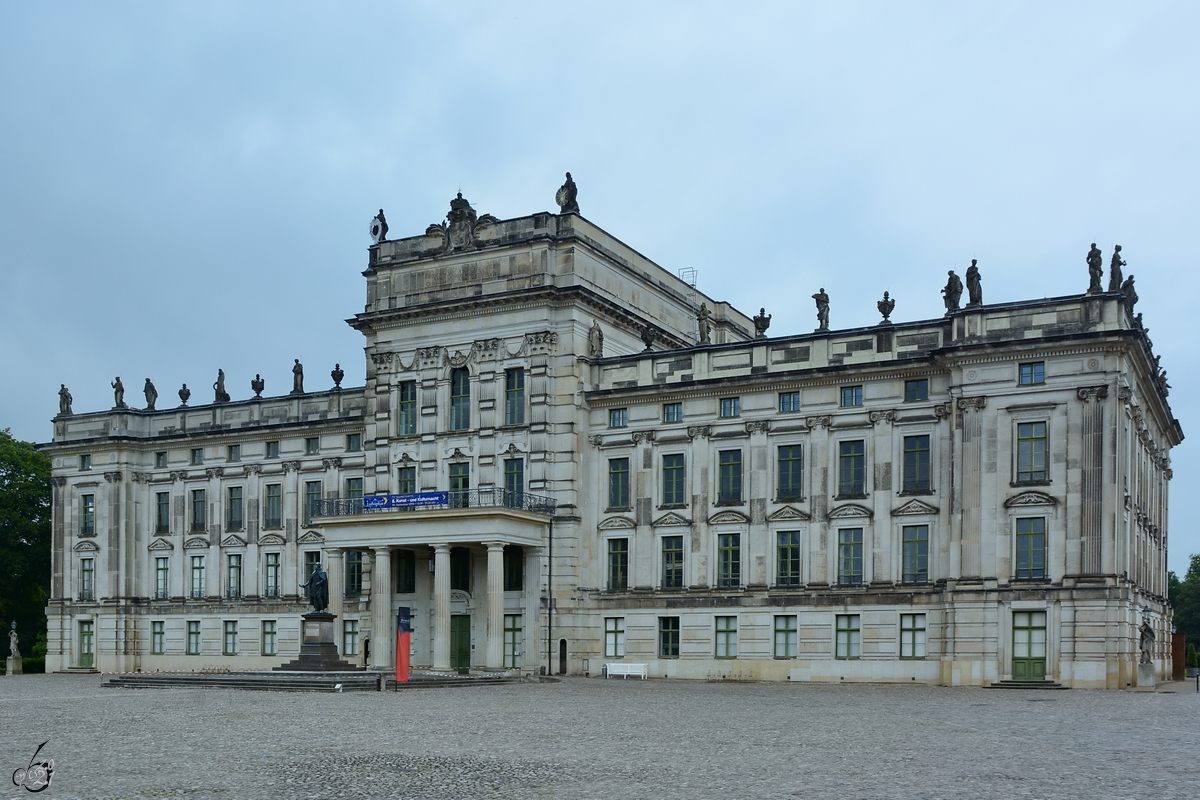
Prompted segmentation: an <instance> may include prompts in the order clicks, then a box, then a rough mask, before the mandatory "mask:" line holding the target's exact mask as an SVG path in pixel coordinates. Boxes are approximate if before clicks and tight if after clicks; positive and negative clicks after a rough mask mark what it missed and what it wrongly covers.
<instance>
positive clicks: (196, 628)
mask: <svg viewBox="0 0 1200 800" xmlns="http://www.w3.org/2000/svg"><path fill="white" fill-rule="evenodd" d="M185 648H186V650H185V652H186V653H187V654H188V655H189V656H198V655H200V652H201V651H202V650H203V648H204V641H203V639H202V638H201V627H200V620H198V619H189V620H188V621H187V642H186V644H185Z"/></svg>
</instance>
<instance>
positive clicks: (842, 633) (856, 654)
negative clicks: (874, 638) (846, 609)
mask: <svg viewBox="0 0 1200 800" xmlns="http://www.w3.org/2000/svg"><path fill="white" fill-rule="evenodd" d="M833 657H834V658H835V659H837V660H839V661H855V660H857V659H859V658H861V657H862V615H861V614H836V615H835V620H834V655H833Z"/></svg>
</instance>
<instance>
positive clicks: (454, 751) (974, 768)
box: [0, 675, 1200, 800]
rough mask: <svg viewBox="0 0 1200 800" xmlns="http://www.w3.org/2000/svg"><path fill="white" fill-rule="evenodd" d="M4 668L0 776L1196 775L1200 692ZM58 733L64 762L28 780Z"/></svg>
mask: <svg viewBox="0 0 1200 800" xmlns="http://www.w3.org/2000/svg"><path fill="white" fill-rule="evenodd" d="M99 683H100V681H99V678H98V677H96V676H65V675H46V676H38V675H27V676H23V677H21V678H7V677H4V678H0V780H2V782H3V789H0V797H23V798H32V797H39V796H40V797H54V798H93V799H95V798H130V799H133V798H161V797H186V798H209V797H214V798H274V797H280V798H330V797H337V798H342V797H347V798H350V797H353V798H385V797H386V798H476V797H480V798H521V799H524V798H571V800H583V799H585V798H655V799H656V800H658V799H660V798H664V799H665V798H687V799H688V800H692V799H693V798H722V800H725V799H727V798H806V800H807V799H809V798H834V797H836V798H955V799H956V800H957V799H958V798H1004V800H1011V799H1012V798H1020V799H1024V798H1139V799H1140V798H1174V797H1189V798H1196V797H1198V796H1200V695H1197V694H1195V686H1194V684H1174V690H1175V691H1174V693H1165V692H1162V691H1160V693H1157V694H1135V693H1130V692H1083V691H1006V690H994V689H950V688H939V687H929V686H883V685H853V686H850V685H844V686H837V685H813V684H763V683H751V684H743V683H738V684H734V683H700V682H688V681H661V680H656V681H637V680H619V681H618V680H610V681H603V680H599V679H587V678H570V679H566V680H563V681H562V682H560V683H548V684H540V685H538V684H515V685H508V686H498V687H468V688H461V689H422V690H411V691H404V692H400V693H385V694H379V693H353V694H349V693H347V694H300V693H276V692H249V691H229V690H205V689H173V690H128V689H101V688H100V686H99ZM46 739H49V744H47V745H46V748H45V750H44V751H43V755H45V756H48V757H50V758H53V759H54V770H55V771H54V781H53V784H52V785H51V787H50V789H49V790H48V791H46V792H44V793H42V794H41V795H32V794H29V793H28V792H26V791H25V790H23V789H20V788H18V787H16V786H13V785H12V784H11V782H10V779H9V776H10V775H11V774H12V772H11V770H13V769H16V768H18V767H23V766H25V765H26V764H27V763H28V761H29V758H30V756H31V755H32V754H33V751H34V749H35V748H36V747H37V745H38V744H39V743H41V742H42V741H44V740H46Z"/></svg>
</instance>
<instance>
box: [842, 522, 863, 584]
mask: <svg viewBox="0 0 1200 800" xmlns="http://www.w3.org/2000/svg"><path fill="white" fill-rule="evenodd" d="M862 581H863V550H862V528H847V529H843V530H840V531H838V583H840V584H842V585H853V584H859V583H862Z"/></svg>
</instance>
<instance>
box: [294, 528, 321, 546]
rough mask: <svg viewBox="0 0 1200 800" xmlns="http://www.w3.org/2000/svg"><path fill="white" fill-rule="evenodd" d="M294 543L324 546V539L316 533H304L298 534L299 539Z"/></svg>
mask: <svg viewBox="0 0 1200 800" xmlns="http://www.w3.org/2000/svg"><path fill="white" fill-rule="evenodd" d="M296 541H297V542H299V543H300V544H324V543H325V537H324V536H322V535H321V534H319V533H317V532H316V531H306V532H305V533H302V534H300V538H299V539H297V540H296Z"/></svg>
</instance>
